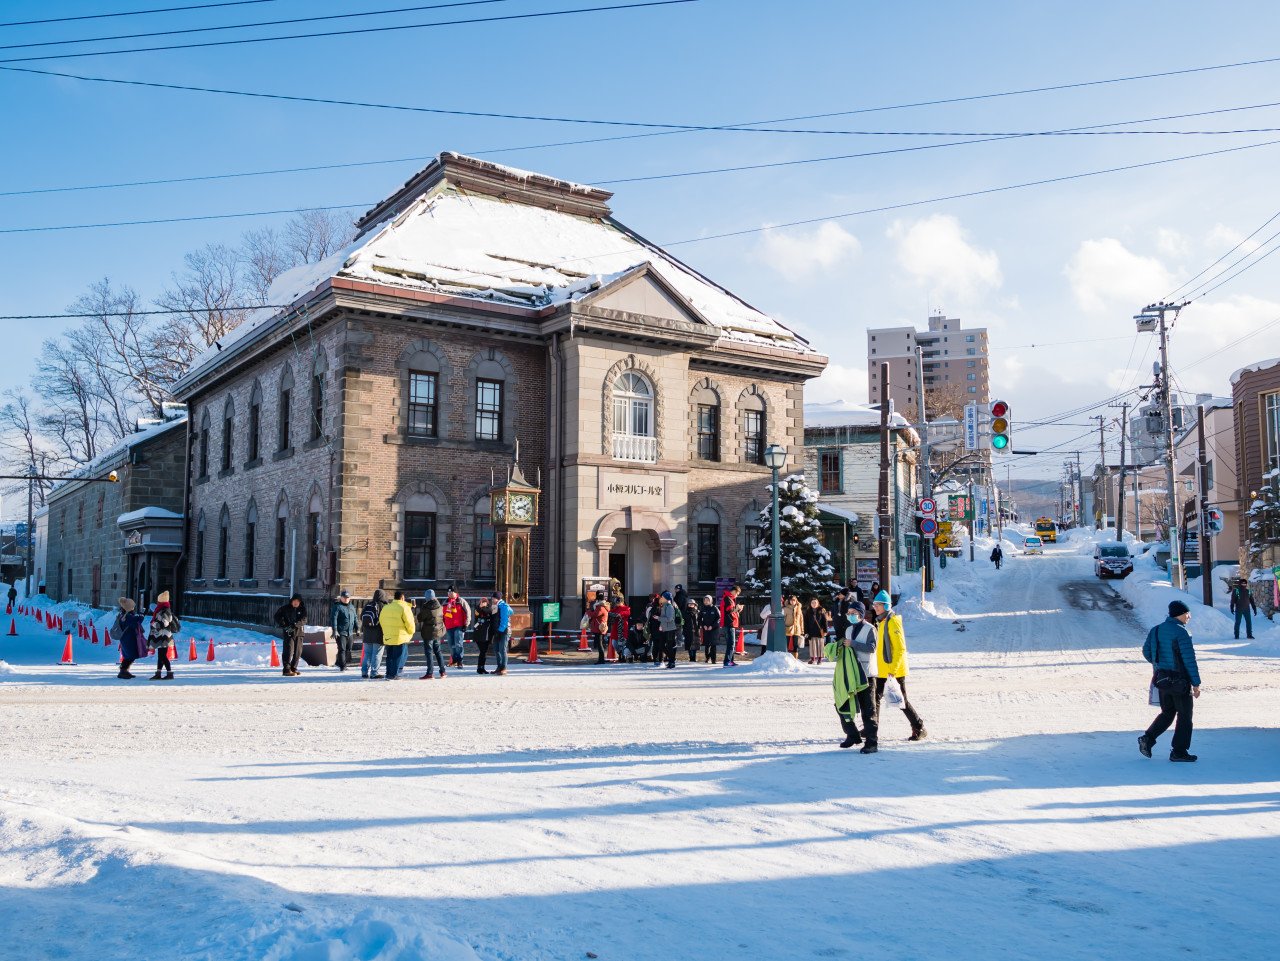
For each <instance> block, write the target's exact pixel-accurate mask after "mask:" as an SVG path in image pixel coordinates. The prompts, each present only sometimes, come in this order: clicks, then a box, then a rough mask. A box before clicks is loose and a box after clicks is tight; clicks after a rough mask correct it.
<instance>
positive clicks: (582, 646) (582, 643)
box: [578, 628, 591, 651]
mask: <svg viewBox="0 0 1280 961" xmlns="http://www.w3.org/2000/svg"><path fill="white" fill-rule="evenodd" d="M578 650H580V651H589V650H591V645H590V644H588V643H587V631H586V628H583V630H582V633H581V634H579V635H578Z"/></svg>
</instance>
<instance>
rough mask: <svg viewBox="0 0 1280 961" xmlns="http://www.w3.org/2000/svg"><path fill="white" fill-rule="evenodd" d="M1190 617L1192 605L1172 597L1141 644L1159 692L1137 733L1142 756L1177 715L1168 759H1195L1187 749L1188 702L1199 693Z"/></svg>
mask: <svg viewBox="0 0 1280 961" xmlns="http://www.w3.org/2000/svg"><path fill="white" fill-rule="evenodd" d="M1189 620H1191V608H1189V607H1187V605H1186V604H1184V603H1182V601H1171V602H1170V603H1169V616H1168V618H1167V619H1166V620H1165V621H1164V623H1162V624H1157V625H1156V626H1155V627H1153V628H1151V630H1150V631H1149V632H1148V633H1147V640H1146V642H1145V643H1144V644H1143V645H1142V656H1143V657H1145V658H1146V659H1147V660H1148V661H1150V662H1151V666H1152V667H1153V668H1155V675H1154V676H1153V677H1152V679H1151V682H1152V683H1153V684H1155V686H1156V689H1157V690H1158V691H1159V692H1160V714H1159V716H1158V717H1157V718H1156V719H1155V720H1154V721H1152V722H1151V726H1150V727H1149V728H1147V730H1146V733H1144V734H1141V735H1139V737H1138V750H1139V751H1141V752H1142V756H1143V757H1151V749H1152V748H1153V747H1155V744H1156V738H1158V737H1159V736H1160V735H1161V734H1163V733H1164V732H1165V731H1167V730H1168V729H1169V725H1170V724H1173V723H1174V718H1175V717H1176V718H1177V725H1176V726H1175V727H1174V729H1173V750H1172V751H1170V752H1169V760H1170V761H1194V760H1196V755H1194V754H1188V753H1187V749H1188V748H1190V747H1191V706H1192V703H1193V700H1194V699H1195V698H1197V697H1199V696H1200V668H1199V667H1198V666H1197V665H1196V649H1195V646H1194V645H1193V644H1192V643H1191V634H1190V632H1188V631H1187V627H1186V625H1187V622H1188V621H1189Z"/></svg>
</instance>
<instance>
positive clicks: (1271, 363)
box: [1231, 357, 1280, 387]
mask: <svg viewBox="0 0 1280 961" xmlns="http://www.w3.org/2000/svg"><path fill="white" fill-rule="evenodd" d="M1278 364H1280V357H1272V358H1271V359H1270V360H1260V361H1258V362H1256V363H1253V364H1246V365H1245V366H1244V367H1241V368H1240V369H1239V370H1237V371H1236V372H1235V373H1234V374H1232V375H1231V386H1232V387H1234V386H1235V385H1236V382H1237V381H1239V380H1240V378H1241V377H1243V376H1244V375H1245V374H1250V373H1253V372H1254V371H1257V370H1267V369H1268V368H1271V367H1275V366H1276V365H1278Z"/></svg>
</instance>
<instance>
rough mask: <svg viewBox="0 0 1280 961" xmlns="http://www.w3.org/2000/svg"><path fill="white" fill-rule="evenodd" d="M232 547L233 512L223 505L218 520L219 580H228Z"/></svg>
mask: <svg viewBox="0 0 1280 961" xmlns="http://www.w3.org/2000/svg"><path fill="white" fill-rule="evenodd" d="M230 546H231V512H230V511H229V510H227V505H226V504H223V505H222V515H221V516H220V517H219V518H218V579H219V580H226V579H227V561H228V556H227V555H228V554H230V553H231V551H230Z"/></svg>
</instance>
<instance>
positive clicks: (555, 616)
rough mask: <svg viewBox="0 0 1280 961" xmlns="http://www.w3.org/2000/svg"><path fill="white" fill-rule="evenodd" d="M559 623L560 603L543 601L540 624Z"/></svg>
mask: <svg viewBox="0 0 1280 961" xmlns="http://www.w3.org/2000/svg"><path fill="white" fill-rule="evenodd" d="M559 622H560V602H559V601H543V602H542V623H543V624H558V623H559Z"/></svg>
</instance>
